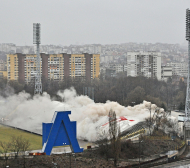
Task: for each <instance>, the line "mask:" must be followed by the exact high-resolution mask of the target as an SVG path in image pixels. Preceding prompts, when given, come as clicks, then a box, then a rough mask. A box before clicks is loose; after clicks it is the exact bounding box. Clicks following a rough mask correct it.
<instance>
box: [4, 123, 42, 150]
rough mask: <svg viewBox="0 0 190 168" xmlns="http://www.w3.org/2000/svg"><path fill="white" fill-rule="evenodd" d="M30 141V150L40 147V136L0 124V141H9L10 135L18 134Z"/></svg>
mask: <svg viewBox="0 0 190 168" xmlns="http://www.w3.org/2000/svg"><path fill="white" fill-rule="evenodd" d="M20 135H22V137H23V138H25V139H28V140H29V141H30V150H35V149H42V136H39V135H34V134H31V133H27V132H24V131H21V130H17V129H14V128H9V127H5V126H1V125H0V141H2V142H9V141H10V140H11V137H12V136H20Z"/></svg>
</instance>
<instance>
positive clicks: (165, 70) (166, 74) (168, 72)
mask: <svg viewBox="0 0 190 168" xmlns="http://www.w3.org/2000/svg"><path fill="white" fill-rule="evenodd" d="M161 78H162V80H163V81H165V82H166V81H167V80H168V78H172V67H171V66H162V73H161Z"/></svg>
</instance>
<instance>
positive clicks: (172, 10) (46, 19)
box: [0, 0, 189, 46]
mask: <svg viewBox="0 0 190 168" xmlns="http://www.w3.org/2000/svg"><path fill="white" fill-rule="evenodd" d="M188 5H189V4H188V0H183V1H178V0H168V1H163V0H155V1H151V0H144V1H137V0H136V1H129V0H126V1H113V0H111V1H108V0H105V1H99V0H97V1H85V0H78V1H69V2H61V1H54V2H47V1H44V0H40V1H38V3H36V4H34V1H31V0H29V1H27V2H26V1H23V0H21V1H19V2H18V1H16V2H15V1H12V0H8V1H6V2H5V1H2V2H1V8H2V9H1V15H2V16H6V17H1V19H0V20H1V23H2V24H1V25H2V26H1V28H0V33H1V34H0V36H1V41H0V43H15V44H17V45H20V46H23V45H32V24H33V23H36V22H39V23H41V25H42V26H41V27H42V33H41V34H42V44H43V45H46V44H55V45H59V44H61V45H67V46H68V45H70V44H94V43H96V44H119V43H125V42H137V43H143V42H145V43H156V42H161V43H172V44H174V43H179V44H181V43H184V41H185V25H184V22H185V9H187V8H188V7H189V6H188Z"/></svg>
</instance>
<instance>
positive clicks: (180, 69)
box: [167, 62, 188, 77]
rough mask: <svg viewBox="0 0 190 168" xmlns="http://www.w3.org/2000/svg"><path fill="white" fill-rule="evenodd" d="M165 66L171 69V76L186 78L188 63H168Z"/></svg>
mask: <svg viewBox="0 0 190 168" xmlns="http://www.w3.org/2000/svg"><path fill="white" fill-rule="evenodd" d="M167 66H171V67H172V75H177V76H183V77H186V76H187V74H188V63H187V62H170V63H167Z"/></svg>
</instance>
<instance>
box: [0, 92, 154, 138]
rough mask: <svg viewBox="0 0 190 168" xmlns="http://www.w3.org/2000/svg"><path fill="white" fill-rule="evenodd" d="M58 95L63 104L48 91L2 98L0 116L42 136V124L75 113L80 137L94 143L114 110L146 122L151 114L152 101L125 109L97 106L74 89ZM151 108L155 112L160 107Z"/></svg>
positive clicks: (109, 103) (103, 104) (74, 118)
mask: <svg viewBox="0 0 190 168" xmlns="http://www.w3.org/2000/svg"><path fill="white" fill-rule="evenodd" d="M57 95H59V96H60V97H61V98H62V102H58V101H53V100H51V98H50V95H48V94H47V93H45V92H44V93H43V94H42V95H41V96H40V95H36V96H34V97H33V98H31V96H30V95H29V94H28V93H25V92H21V93H19V94H18V95H11V96H9V97H8V98H6V99H4V98H2V97H0V104H1V112H0V117H1V118H3V119H2V120H4V121H5V122H6V124H8V125H13V126H16V127H20V128H23V129H26V130H31V131H34V132H38V133H41V130H42V122H51V119H52V117H53V114H54V112H55V111H71V115H70V119H71V121H77V136H78V138H79V139H87V140H89V141H94V140H96V138H97V136H98V133H97V128H99V127H100V126H101V125H103V124H105V123H106V122H108V117H107V116H108V114H109V111H110V109H112V110H113V111H115V112H116V115H117V116H127V117H129V118H131V119H135V120H136V121H143V120H144V118H146V117H149V115H150V112H149V110H148V109H147V107H150V102H146V101H144V102H143V103H142V104H139V105H136V106H134V107H131V106H128V107H124V106H121V105H120V104H119V103H117V102H111V101H107V102H106V103H94V101H93V100H91V99H90V98H89V97H87V96H83V95H80V96H79V95H77V93H76V91H75V89H74V88H70V89H66V90H64V91H58V93H57ZM151 108H152V111H154V110H155V108H156V105H152V106H151ZM7 119H8V121H6V120H7Z"/></svg>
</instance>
